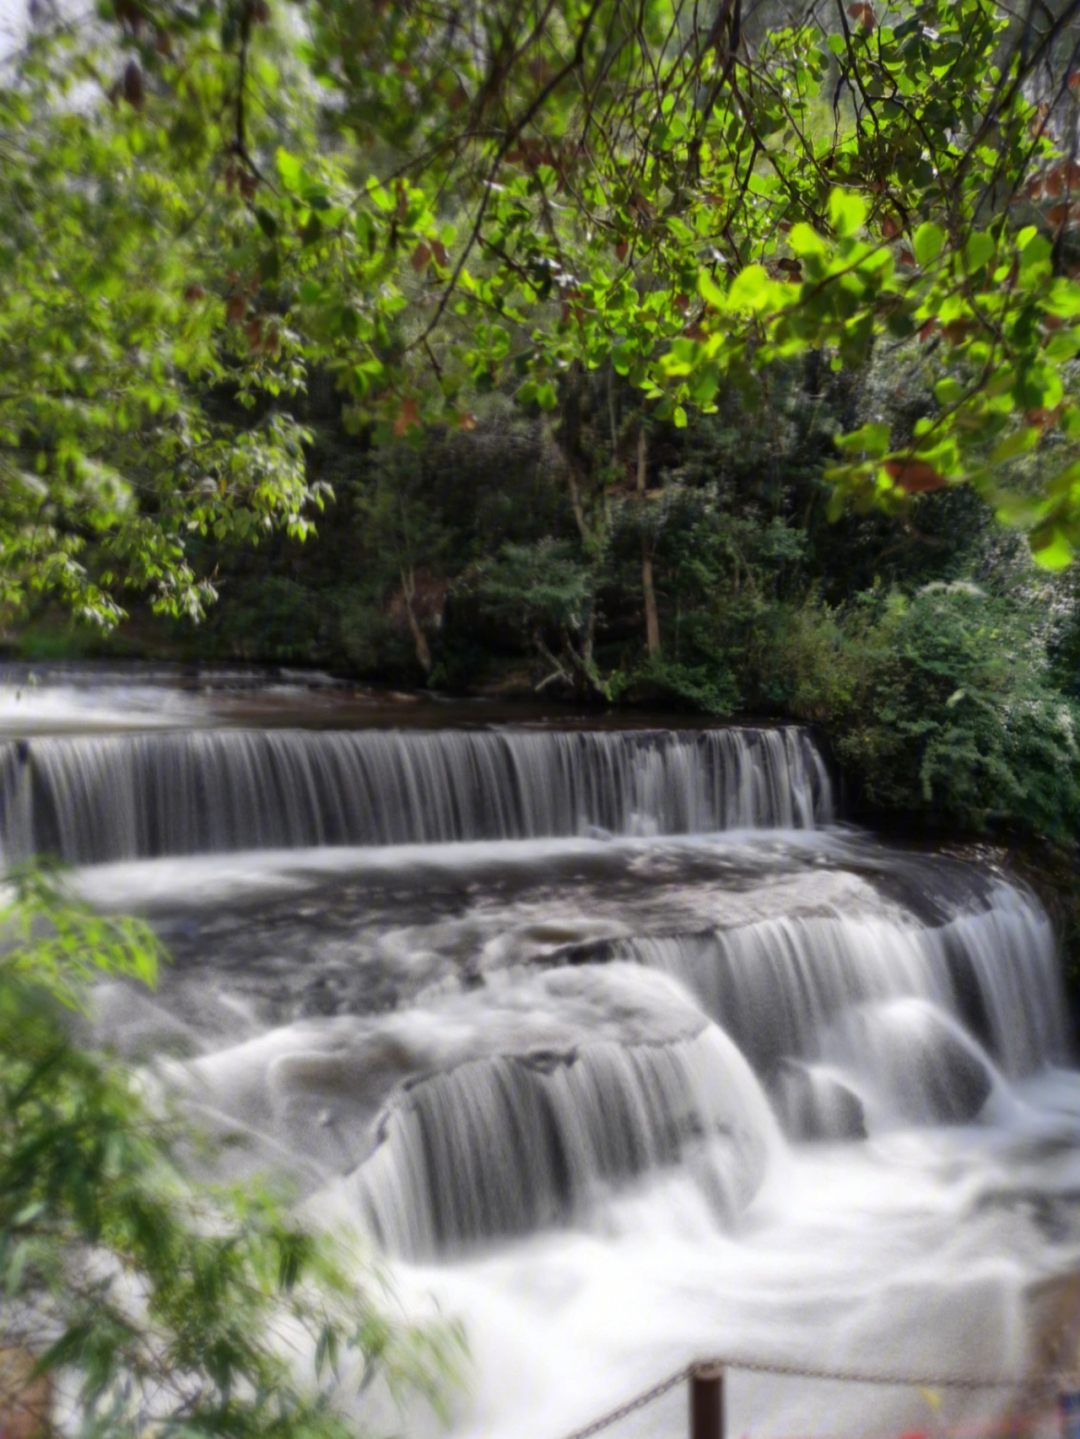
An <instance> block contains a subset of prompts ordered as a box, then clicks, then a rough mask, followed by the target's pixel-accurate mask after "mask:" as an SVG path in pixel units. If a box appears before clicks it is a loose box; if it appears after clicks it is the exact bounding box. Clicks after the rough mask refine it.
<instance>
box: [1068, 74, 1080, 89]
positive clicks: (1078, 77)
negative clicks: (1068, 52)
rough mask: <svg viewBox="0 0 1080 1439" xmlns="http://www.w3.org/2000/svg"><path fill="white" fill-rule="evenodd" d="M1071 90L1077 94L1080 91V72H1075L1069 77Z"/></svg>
mask: <svg viewBox="0 0 1080 1439" xmlns="http://www.w3.org/2000/svg"><path fill="white" fill-rule="evenodd" d="M1069 89H1070V90H1071V91H1072V92H1073V93H1074V94H1075V93H1076V91H1077V90H1080V70H1074V71H1073V72H1072V74H1071V75H1070V76H1069Z"/></svg>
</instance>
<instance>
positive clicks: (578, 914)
mask: <svg viewBox="0 0 1080 1439" xmlns="http://www.w3.org/2000/svg"><path fill="white" fill-rule="evenodd" d="M681 723H682V725H683V726H685V724H686V722H685V721H683V722H681ZM0 851H2V854H3V857H4V859H5V860H11V859H13V858H20V857H23V856H25V855H28V854H31V853H34V852H39V851H49V852H53V853H58V854H60V855H61V856H62V857H63V858H64V859H65V860H66V861H68V862H69V863H70V864H71V865H72V866H74V870H73V879H74V883H75V884H76V886H77V887H78V888H79V890H80V891H81V892H82V893H83V894H84V895H85V896H86V897H87V898H88V899H89V900H90V901H91V902H92V903H94V904H95V905H97V906H99V907H101V908H103V909H108V910H117V911H126V912H134V913H138V914H141V915H144V916H145V917H146V918H147V919H148V920H149V921H150V922H151V923H152V924H153V925H154V927H155V928H156V929H157V931H158V932H159V933H160V934H161V935H162V937H163V939H164V940H165V942H166V943H167V945H168V947H169V950H170V952H171V954H172V956H173V963H172V965H171V966H170V967H169V968H168V971H167V972H166V974H165V975H164V976H163V980H162V983H161V985H160V988H159V990H158V991H156V992H155V993H154V994H152V995H148V994H145V993H136V992H135V991H133V990H130V989H127V988H125V987H124V986H121V985H107V986H102V987H101V989H100V991H99V993H98V996H97V1001H96V1014H97V1026H98V1034H99V1038H100V1039H102V1040H103V1041H104V1042H107V1043H109V1044H111V1045H113V1046H114V1047H116V1048H117V1049H118V1050H119V1051H120V1052H121V1053H122V1054H124V1055H126V1056H127V1057H128V1058H130V1059H131V1060H132V1061H133V1062H136V1063H138V1064H142V1065H146V1066H148V1068H151V1069H153V1070H155V1071H156V1072H157V1073H158V1074H159V1075H161V1076H162V1077H163V1079H164V1081H165V1082H166V1083H167V1084H168V1086H169V1087H170V1089H171V1091H172V1093H174V1094H177V1095H180V1096H182V1100H183V1103H184V1104H185V1106H186V1107H187V1112H188V1113H189V1114H190V1115H191V1117H192V1121H193V1122H194V1123H196V1124H197V1125H198V1126H199V1127H200V1129H202V1130H203V1131H205V1132H208V1133H210V1134H211V1135H218V1136H220V1137H221V1138H222V1140H223V1141H228V1143H227V1144H226V1145H225V1146H224V1147H223V1149H222V1154H223V1155H225V1156H227V1157H226V1158H223V1159H222V1161H221V1163H222V1164H223V1165H224V1166H225V1167H226V1168H227V1172H228V1173H229V1174H231V1175H232V1176H234V1177H236V1176H241V1177H242V1176H244V1175H246V1174H253V1173H256V1172H259V1173H263V1172H268V1173H270V1174H273V1175H276V1176H278V1177H279V1178H281V1179H282V1180H284V1181H286V1182H287V1183H288V1184H289V1185H290V1186H291V1189H292V1192H293V1194H294V1195H295V1197H296V1202H297V1203H298V1204H300V1205H302V1206H303V1207H304V1208H305V1210H306V1211H307V1212H308V1213H309V1214H311V1215H312V1216H313V1218H315V1219H316V1220H317V1221H319V1222H322V1223H328V1224H331V1225H336V1224H341V1223H345V1224H348V1225H350V1226H360V1227H361V1228H362V1229H363V1230H364V1231H365V1232H366V1234H367V1235H368V1236H369V1238H370V1242H371V1243H372V1245H373V1246H375V1247H376V1248H377V1249H378V1250H379V1251H380V1252H381V1253H383V1254H385V1256H386V1257H387V1263H388V1265H389V1267H390V1272H391V1274H392V1276H393V1283H394V1288H395V1291H396V1294H397V1296H398V1300H397V1302H398V1303H400V1305H401V1306H402V1308H403V1309H404V1311H405V1312H406V1313H409V1314H412V1315H417V1316H423V1315H425V1314H431V1313H435V1312H438V1313H441V1314H444V1315H451V1316H454V1317H457V1318H460V1319H461V1320H462V1321H463V1322H464V1324H465V1327H466V1331H467V1334H468V1339H469V1346H470V1353H471V1361H470V1369H469V1372H468V1375H467V1376H466V1382H465V1384H464V1386H463V1388H462V1389H461V1390H460V1391H459V1392H457V1393H455V1395H454V1396H453V1397H452V1399H451V1419H450V1428H449V1433H450V1434H452V1435H453V1436H454V1439H481V1436H483V1439H511V1436H513V1439H560V1436H561V1435H563V1434H564V1433H566V1432H568V1431H569V1430H571V1429H573V1428H574V1427H576V1426H578V1425H581V1424H584V1423H586V1422H588V1421H589V1420H591V1419H592V1418H593V1417H595V1416H596V1415H598V1414H599V1413H601V1412H602V1411H604V1410H605V1409H606V1408H608V1407H609V1406H613V1405H615V1404H618V1403H619V1402H620V1401H622V1400H623V1399H626V1398H628V1397H630V1396H631V1395H633V1394H634V1393H636V1392H637V1391H639V1390H641V1389H644V1388H646V1387H647V1386H648V1385H649V1384H650V1383H651V1382H652V1381H653V1380H655V1379H658V1378H660V1377H662V1376H663V1375H664V1374H665V1373H667V1372H668V1371H671V1370H673V1369H675V1368H677V1367H679V1366H681V1365H683V1364H685V1363H687V1362H688V1361H689V1360H692V1359H694V1358H695V1357H700V1356H706V1355H712V1354H722V1355H726V1356H729V1357H732V1358H740V1357H741V1358H743V1359H749V1360H752V1361H755V1362H758V1363H761V1362H766V1363H769V1362H774V1363H776V1364H778V1365H780V1366H784V1367H795V1368H799V1367H806V1368H808V1369H811V1370H815V1371H820V1370H822V1369H824V1370H829V1369H833V1368H840V1369H843V1370H848V1371H850V1370H855V1371H858V1372H863V1373H869V1372H878V1373H880V1372H881V1371H886V1372H887V1373H889V1374H894V1375H898V1376H901V1375H902V1376H910V1377H911V1379H912V1380H913V1381H915V1382H913V1383H911V1384H908V1385H895V1386H889V1385H886V1386H876V1387H870V1386H864V1385H860V1384H854V1383H843V1384H841V1383H835V1382H831V1381H826V1380H815V1379H806V1378H800V1377H785V1376H777V1375H775V1374H774V1375H769V1374H763V1373H759V1372H756V1371H749V1370H745V1369H734V1370H733V1371H732V1372H731V1373H730V1374H729V1376H728V1380H727V1406H728V1428H727V1432H728V1434H730V1435H733V1436H747V1439H758V1436H761V1439H767V1436H769V1439H794V1436H796V1435H807V1436H809V1435H834V1434H835V1435H845V1436H846V1435H852V1436H854V1435H867V1436H877V1435H880V1436H881V1439H887V1436H891V1435H895V1436H899V1435H902V1434H905V1433H907V1434H910V1433H912V1432H918V1433H923V1432H925V1433H927V1434H945V1433H959V1432H963V1433H972V1434H974V1433H977V1432H985V1431H986V1430H987V1428H988V1426H991V1425H993V1424H994V1423H996V1422H997V1421H998V1420H999V1419H1000V1418H1001V1417H1002V1415H1004V1414H1006V1413H1008V1412H1011V1411H1015V1410H1017V1409H1018V1408H1019V1409H1023V1408H1024V1406H1025V1405H1027V1406H1028V1407H1030V1406H1031V1403H1032V1402H1033V1401H1030V1400H1023V1399H1017V1398H1014V1397H1010V1396H1007V1395H1003V1393H1002V1392H1000V1391H997V1390H987V1391H985V1392H971V1391H966V1390H965V1391H952V1390H945V1389H941V1388H937V1387H935V1386H934V1385H933V1384H932V1383H926V1382H923V1381H925V1380H932V1379H933V1378H935V1377H938V1376H942V1375H946V1376H947V1375H955V1376H964V1377H968V1378H973V1377H984V1378H987V1379H990V1380H995V1379H996V1380H1000V1379H1002V1378H1003V1377H1005V1378H1007V1377H1009V1376H1012V1375H1023V1374H1024V1373H1026V1372H1029V1371H1030V1370H1031V1368H1032V1366H1033V1365H1035V1364H1036V1362H1037V1355H1036V1350H1037V1345H1038V1324H1037V1321H1036V1319H1035V1318H1034V1317H1033V1316H1035V1314H1036V1309H1035V1306H1034V1302H1033V1294H1035V1293H1036V1292H1037V1290H1038V1286H1039V1285H1040V1284H1042V1283H1043V1282H1044V1281H1046V1280H1047V1279H1049V1278H1052V1277H1053V1276H1057V1275H1062V1274H1067V1273H1069V1272H1071V1271H1073V1270H1075V1269H1076V1268H1077V1266H1078V1260H1080V1208H1078V1202H1077V1201H1078V1198H1080V1143H1078V1141H1080V1075H1078V1074H1077V1072H1076V1070H1075V1069H1074V1067H1073V1056H1072V1037H1071V1035H1070V1034H1069V1032H1068V1024H1067V1017H1066V1009H1065V1005H1064V1001H1063V996H1062V991H1061V981H1060V975H1059V960H1058V955H1057V952H1056V944H1055V937H1054V934H1053V932H1052V929H1051V926H1050V924H1049V922H1048V920H1047V918H1046V915H1045V914H1044V912H1043V911H1042V909H1041V907H1040V905H1039V903H1038V901H1037V900H1036V899H1035V898H1034V896H1033V895H1032V894H1031V893H1030V892H1029V891H1027V890H1026V889H1025V888H1024V887H1022V886H1021V885H1019V884H1018V883H1017V882H1016V881H1014V880H1011V879H1010V878H1009V877H1007V876H1005V875H1003V874H1001V873H999V872H997V871H995V870H993V869H991V868H989V867H986V866H981V865H979V864H976V863H966V862H961V861H959V860H957V859H953V858H948V857H946V856H943V855H940V854H920V853H917V852H913V851H912V850H911V849H910V848H909V847H902V848H898V847H890V846H889V845H888V844H886V843H884V842H882V841H881V840H880V839H878V838H875V837H874V836H871V835H869V834H866V833H863V832H860V831H859V830H856V829H854V828H852V827H850V826H848V825H845V824H844V823H843V822H842V815H841V813H840V811H839V806H838V802H837V798H836V795H835V793H834V784H833V781H832V779H831V777H830V773H829V769H828V766H827V765H826V762H825V760H824V758H823V757H822V755H821V754H820V752H819V750H818V748H817V746H816V744H815V742H814V740H813V738H812V737H811V736H810V735H809V734H808V733H807V732H805V731H802V730H799V729H797V728H794V727H776V728H752V727H728V728H719V727H714V728H697V729H692V728H686V727H681V728H680V727H679V725H678V723H676V724H675V725H672V724H671V722H670V721H668V722H667V723H665V724H661V723H658V722H656V721H649V720H646V719H639V720H637V721H635V723H634V725H633V726H632V727H627V728H622V729H619V728H612V727H602V726H601V725H599V724H597V722H596V721H595V720H591V721H590V720H588V719H584V720H582V719H575V718H574V717H573V716H570V715H568V714H558V713H553V712H552V711H551V710H544V709H541V708H537V709H534V710H517V711H513V712H512V713H511V714H510V715H508V714H507V713H506V712H499V711H497V710H496V709H494V708H493V707H491V706H484V705H482V704H479V703H476V704H471V705H470V704H466V703H458V704H453V705H451V704H445V705H439V704H437V703H433V702H429V701H419V702H418V701H415V700H414V699H413V698H412V697H410V696H396V697H386V696H378V695H374V694H365V693H359V692H355V691H350V690H347V689H344V688H342V687H339V686H334V685H332V684H330V683H324V684H319V683H316V682H315V681H313V680H312V678H311V677H307V676H292V677H289V676H286V677H285V678H284V679H278V680H277V681H276V682H274V683H270V682H268V681H267V680H266V679H265V677H261V676H251V675H246V674H243V673H239V672H237V673H235V674H232V675H229V674H227V673H223V674H218V675H217V676H216V677H215V678H214V679H213V680H212V682H211V681H209V680H207V678H206V677H205V676H203V677H201V678H198V677H191V676H185V675H184V674H182V673H180V672H174V671H170V670H168V669H162V670H157V671H155V670H152V669H149V668H144V669H141V670H130V669H129V670H125V669H122V668H117V669H114V670H112V671H109V670H107V669H102V668H98V669H85V670H81V671H80V670H77V669H76V670H66V671H65V670H62V669H54V670H52V671H46V672H44V673H43V674H42V675H40V676H31V675H30V674H29V672H26V671H16V670H14V669H11V670H9V671H8V673H7V676H6V681H5V683H4V684H3V685H0ZM238 1141H239V1142H238ZM1077 1317H1078V1318H1080V1316H1077ZM685 1405H686V1396H685V1392H684V1391H681V1390H673V1391H672V1392H671V1393H669V1394H667V1395H665V1396H664V1397H663V1398H662V1399H660V1400H659V1401H657V1402H656V1403H655V1404H653V1405H652V1406H650V1407H648V1408H646V1409H643V1410H641V1411H639V1412H638V1413H636V1414H635V1415H633V1416H631V1417H629V1418H628V1419H626V1420H624V1421H622V1422H621V1423H620V1424H619V1425H618V1426H616V1427H614V1428H613V1429H612V1430H611V1431H610V1432H611V1433H612V1434H614V1435H617V1436H631V1435H633V1436H646V1435H648V1436H652V1435H661V1434H663V1435H678V1434H680V1433H684V1432H685V1427H686V1421H685ZM368 1419H369V1422H374V1421H372V1420H371V1416H370V1415H369V1416H368ZM1033 1420H1037V1421H1038V1422H1037V1423H1034V1428H1035V1429H1036V1430H1037V1431H1040V1432H1047V1433H1051V1432H1054V1421H1053V1418H1052V1415H1049V1414H1043V1413H1042V1412H1041V1411H1040V1414H1039V1415H1035V1416H1033ZM402 1423H403V1425H404V1427H405V1429H406V1431H407V1432H409V1433H410V1434H413V1435H422V1434H426V1433H431V1434H435V1433H438V1432H440V1430H439V1426H438V1424H437V1423H436V1421H435V1420H434V1419H433V1418H431V1417H430V1416H426V1415H424V1414H422V1413H420V1412H416V1413H410V1414H408V1415H407V1416H406V1417H405V1419H404V1420H403V1421H402ZM1040 1426H1041V1428H1040Z"/></svg>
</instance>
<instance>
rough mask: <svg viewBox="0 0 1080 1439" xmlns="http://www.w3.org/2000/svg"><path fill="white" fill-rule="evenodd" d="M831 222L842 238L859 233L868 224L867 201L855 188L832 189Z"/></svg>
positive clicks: (830, 194)
mask: <svg viewBox="0 0 1080 1439" xmlns="http://www.w3.org/2000/svg"><path fill="white" fill-rule="evenodd" d="M829 223H830V224H831V225H832V228H833V230H834V231H835V233H836V234H837V235H838V236H840V237H841V238H844V239H847V238H850V237H851V236H853V235H857V234H858V232H859V231H860V230H861V229H862V228H863V226H864V225H865V224H866V201H865V200H864V199H863V197H862V196H861V195H858V194H856V193H855V191H853V190H841V189H835V190H832V191H830V193H829Z"/></svg>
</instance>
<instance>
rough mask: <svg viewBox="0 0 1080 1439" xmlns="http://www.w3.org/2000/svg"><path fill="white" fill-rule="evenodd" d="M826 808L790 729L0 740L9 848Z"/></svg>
mask: <svg viewBox="0 0 1080 1439" xmlns="http://www.w3.org/2000/svg"><path fill="white" fill-rule="evenodd" d="M831 818H832V799H831V791H830V786H829V779H828V774H827V771H826V769H825V766H824V764H823V763H822V760H821V757H820V755H819V754H818V752H817V750H816V749H815V747H814V746H813V744H812V743H811V742H810V740H809V739H808V737H807V736H806V734H805V733H804V732H803V731H801V730H798V729H793V728H788V729H773V730H753V729H729V730H707V731H704V732H702V733H700V734H678V733H672V732H670V731H660V732H646V733H639V734H634V733H624V734H618V733H615V734H612V733H606V734H605V733H581V732H579V733H574V732H563V733H554V734H551V733H540V734H521V733H514V732H503V733H484V732H479V733H472V732H459V733H454V732H436V733H427V734H399V733H380V732H378V731H371V730H368V731H358V732H353V733H340V732H339V733H311V732H305V731H303V730H284V731H276V732H275V731H267V730H261V731H260V730H254V731H214V730H210V731H197V730H195V731H180V732H176V733H167V734H143V735H125V736H106V737H100V736H84V737H80V738H69V737H63V738H58V737H48V738H37V739H32V740H26V739H22V740H16V741H8V742H7V743H4V744H0V835H2V836H3V844H4V851H3V852H4V853H5V854H7V855H8V856H9V857H11V858H19V857H21V856H24V855H27V854H33V853H41V852H52V853H56V854H58V855H59V856H60V857H61V858H63V859H65V860H67V861H68V862H70V863H73V864H91V863H95V862H98V861H102V860H109V859H137V858H143V857H147V856H151V855H164V854H199V853H202V852H204V851H221V850H237V849H276V848H296V847H300V846H307V845H346V844H347V845H385V844H407V843H420V844H439V843H446V842H450V841H454V840H470V839H523V838H529V837H535V836H540V835H552V836H554V835H576V834H581V833H585V832H587V831H588V830H589V829H602V830H606V831H609V832H612V833H615V834H630V833H634V832H635V831H638V832H644V833H658V834H683V833H696V832H705V831H710V830H719V829H734V828H741V827H746V826H757V827H763V826H764V827H779V828H793V827H794V828H806V827H810V826H813V825H814V824H815V823H818V822H827V821H828V820H830V819H831Z"/></svg>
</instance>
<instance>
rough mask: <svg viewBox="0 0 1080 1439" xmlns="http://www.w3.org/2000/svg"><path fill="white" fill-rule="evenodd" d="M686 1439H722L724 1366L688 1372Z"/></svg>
mask: <svg viewBox="0 0 1080 1439" xmlns="http://www.w3.org/2000/svg"><path fill="white" fill-rule="evenodd" d="M690 1439H724V1366H723V1365H722V1364H697V1365H695V1366H694V1368H693V1369H691V1371H690Z"/></svg>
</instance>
